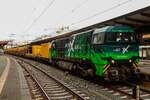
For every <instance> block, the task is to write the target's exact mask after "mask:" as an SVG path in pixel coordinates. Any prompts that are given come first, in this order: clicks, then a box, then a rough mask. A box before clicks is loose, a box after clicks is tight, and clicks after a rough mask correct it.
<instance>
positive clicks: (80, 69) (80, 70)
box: [76, 65, 88, 77]
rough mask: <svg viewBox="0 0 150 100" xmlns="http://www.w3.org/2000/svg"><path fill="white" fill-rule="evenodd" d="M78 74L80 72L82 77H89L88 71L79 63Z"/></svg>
mask: <svg viewBox="0 0 150 100" xmlns="http://www.w3.org/2000/svg"><path fill="white" fill-rule="evenodd" d="M76 72H77V74H78V73H79V74H80V75H81V76H82V77H87V76H88V73H87V71H86V70H84V69H83V68H82V67H81V66H80V65H77V71H76Z"/></svg>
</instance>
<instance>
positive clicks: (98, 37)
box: [92, 33, 105, 44]
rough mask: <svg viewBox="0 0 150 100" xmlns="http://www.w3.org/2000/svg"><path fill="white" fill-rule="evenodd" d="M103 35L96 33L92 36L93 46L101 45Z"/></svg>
mask: <svg viewBox="0 0 150 100" xmlns="http://www.w3.org/2000/svg"><path fill="white" fill-rule="evenodd" d="M104 35H105V33H96V34H93V42H92V43H93V44H103V43H104V38H105V36H104Z"/></svg>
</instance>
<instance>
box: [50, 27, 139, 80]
mask: <svg viewBox="0 0 150 100" xmlns="http://www.w3.org/2000/svg"><path fill="white" fill-rule="evenodd" d="M50 52H51V58H50V59H51V60H52V62H54V63H55V64H58V65H60V66H61V67H63V68H65V69H67V70H71V71H72V70H73V71H77V72H78V73H80V74H81V75H84V76H87V75H90V76H94V75H96V76H98V77H101V78H103V79H105V80H112V81H120V80H127V79H129V78H131V76H135V75H136V74H137V71H138V62H139V45H138V42H137V39H136V34H135V32H134V30H133V29H132V28H131V27H129V26H106V27H102V28H97V29H93V30H89V31H86V32H82V33H78V34H74V35H71V36H69V37H66V38H60V39H56V40H54V41H53V42H52V48H51V51H50Z"/></svg>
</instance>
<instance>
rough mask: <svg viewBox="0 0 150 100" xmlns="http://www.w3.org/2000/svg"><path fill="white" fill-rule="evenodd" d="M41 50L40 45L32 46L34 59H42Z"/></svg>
mask: <svg viewBox="0 0 150 100" xmlns="http://www.w3.org/2000/svg"><path fill="white" fill-rule="evenodd" d="M40 50H41V46H40V45H33V46H32V56H33V57H40V56H41V55H40Z"/></svg>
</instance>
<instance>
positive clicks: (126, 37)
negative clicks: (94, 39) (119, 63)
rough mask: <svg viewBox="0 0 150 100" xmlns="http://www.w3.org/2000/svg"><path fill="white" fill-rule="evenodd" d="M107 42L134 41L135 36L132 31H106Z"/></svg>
mask: <svg viewBox="0 0 150 100" xmlns="http://www.w3.org/2000/svg"><path fill="white" fill-rule="evenodd" d="M106 42H107V43H135V42H136V37H135V34H134V33H122V32H120V33H107V35H106Z"/></svg>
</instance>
